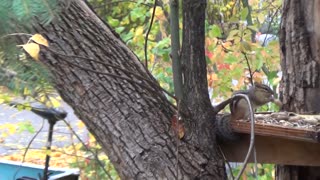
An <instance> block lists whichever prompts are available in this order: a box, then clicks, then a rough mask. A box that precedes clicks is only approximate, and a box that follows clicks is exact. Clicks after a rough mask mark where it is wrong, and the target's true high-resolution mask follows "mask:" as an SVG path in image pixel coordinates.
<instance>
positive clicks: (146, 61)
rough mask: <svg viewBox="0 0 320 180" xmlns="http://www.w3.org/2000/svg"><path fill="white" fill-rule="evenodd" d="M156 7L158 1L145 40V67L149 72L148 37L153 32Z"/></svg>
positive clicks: (155, 5)
mask: <svg viewBox="0 0 320 180" xmlns="http://www.w3.org/2000/svg"><path fill="white" fill-rule="evenodd" d="M156 7H157V0H154V5H153V11H152V16H151V22H150V26H149V28H148V31H147V34H146V39H145V42H144V58H145V59H144V65H145V67H146V69H147V70H148V52H147V51H148V50H147V48H148V37H149V34H150V31H151V28H152V24H153V19H154V16H155V14H156Z"/></svg>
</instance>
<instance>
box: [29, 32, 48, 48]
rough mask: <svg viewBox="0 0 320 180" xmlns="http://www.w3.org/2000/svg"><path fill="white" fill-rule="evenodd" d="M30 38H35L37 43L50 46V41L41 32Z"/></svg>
mask: <svg viewBox="0 0 320 180" xmlns="http://www.w3.org/2000/svg"><path fill="white" fill-rule="evenodd" d="M30 39H31V40H33V41H34V42H36V43H37V44H41V45H44V46H46V47H48V46H49V43H48V41H47V40H46V39H45V38H44V37H43V36H42V35H41V34H35V35H33V36H32V37H31V38H30Z"/></svg>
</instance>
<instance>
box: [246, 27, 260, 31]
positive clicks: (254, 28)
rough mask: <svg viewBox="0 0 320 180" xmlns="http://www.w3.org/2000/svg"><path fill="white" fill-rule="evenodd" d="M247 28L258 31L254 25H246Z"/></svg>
mask: <svg viewBox="0 0 320 180" xmlns="http://www.w3.org/2000/svg"><path fill="white" fill-rule="evenodd" d="M247 28H248V29H251V30H253V31H255V32H258V31H259V30H258V28H257V27H256V26H247Z"/></svg>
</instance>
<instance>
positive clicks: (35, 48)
mask: <svg viewBox="0 0 320 180" xmlns="http://www.w3.org/2000/svg"><path fill="white" fill-rule="evenodd" d="M22 48H23V49H24V50H25V51H26V52H27V53H28V54H29V55H30V56H31V57H32V58H33V59H35V60H39V52H40V46H39V45H38V44H36V43H28V44H24V45H22Z"/></svg>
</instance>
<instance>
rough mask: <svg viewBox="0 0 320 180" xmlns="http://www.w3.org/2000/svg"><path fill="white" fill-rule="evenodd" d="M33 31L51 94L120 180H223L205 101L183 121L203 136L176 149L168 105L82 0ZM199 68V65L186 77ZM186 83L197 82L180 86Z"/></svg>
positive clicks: (134, 59) (129, 53)
mask: <svg viewBox="0 0 320 180" xmlns="http://www.w3.org/2000/svg"><path fill="white" fill-rule="evenodd" d="M202 3H204V2H202ZM193 4H195V3H193ZM200 4H201V3H200ZM204 7H205V5H203V4H201V6H199V7H198V8H197V9H198V10H199V11H200V10H201V11H203V14H204V11H205V9H204ZM201 8H203V9H201ZM185 13H186V14H187V13H188V12H185ZM187 21H188V20H185V23H186V22H187ZM200 21H201V22H202V23H203V22H204V19H201V20H200ZM201 25H202V24H201ZM203 28H204V27H203ZM34 29H35V31H36V32H38V33H40V34H42V35H43V36H44V37H45V38H46V39H47V40H48V41H49V47H48V48H46V47H42V48H41V53H40V60H41V62H42V63H44V64H45V65H46V66H47V67H48V68H49V70H50V71H51V72H52V75H53V81H54V83H55V86H56V89H57V90H58V91H59V93H60V95H61V96H62V98H63V99H64V100H65V101H66V102H67V103H68V104H69V105H71V106H72V107H73V109H74V110H75V113H76V114H77V115H78V117H79V118H80V119H82V120H83V122H84V123H85V124H86V126H87V127H88V129H89V131H90V132H91V133H92V134H93V135H94V136H95V138H96V139H97V141H98V142H99V143H100V144H101V146H102V147H103V150H104V151H105V152H106V153H107V155H108V156H109V158H110V160H111V162H112V163H113V165H114V166H115V168H116V170H117V171H118V173H119V175H120V177H121V178H122V179H203V178H205V177H209V178H211V179H212V178H213V177H215V178H214V179H225V178H226V176H225V169H224V164H223V161H222V159H221V156H220V155H219V154H218V153H217V151H216V148H215V145H216V144H215V138H214V134H213V132H214V131H213V129H209V128H208V127H210V128H211V126H212V124H213V121H210V120H211V119H213V118H214V116H211V115H212V114H210V113H209V107H211V106H210V104H209V101H208V100H209V99H207V100H206V98H208V97H206V98H204V99H195V100H197V101H195V102H193V104H192V105H191V106H190V107H194V106H196V105H197V103H204V104H203V105H201V106H199V108H198V110H199V112H198V114H197V112H195V111H192V116H191V117H189V118H188V120H190V121H192V122H194V123H195V124H198V127H197V129H195V130H191V131H196V132H198V131H200V130H201V128H203V130H204V131H205V133H202V134H201V137H200V136H199V137H197V139H198V140H200V139H201V138H203V139H206V141H202V142H200V141H199V143H197V144H196V145H194V144H193V143H194V141H190V140H188V139H182V140H180V141H179V142H178V143H179V146H177V137H176V135H175V134H174V130H173V129H172V119H173V117H174V116H175V113H176V109H175V107H174V106H173V105H172V104H170V102H169V101H168V100H167V99H166V97H165V94H164V93H163V91H162V90H161V89H160V88H159V85H158V83H157V82H156V80H155V79H154V78H153V77H152V76H151V75H150V73H149V72H148V71H147V70H146V69H145V67H144V66H143V65H142V63H141V62H140V61H139V60H138V59H137V57H136V56H135V54H134V53H133V52H132V51H131V50H130V49H128V47H126V45H125V43H123V42H122V41H121V40H120V39H119V36H118V35H117V34H116V33H114V32H113V31H112V30H111V29H110V27H108V26H107V25H106V24H105V23H103V22H102V21H101V20H100V19H99V18H98V17H97V16H96V14H95V13H94V12H92V10H91V9H90V8H88V6H87V5H86V4H85V3H84V1H80V0H77V1H72V3H71V5H70V7H69V8H68V9H66V10H65V11H64V12H62V13H61V14H60V15H59V17H57V20H56V21H55V22H53V23H51V24H49V25H48V26H45V27H44V26H40V25H39V26H35V27H34ZM190 32H192V30H190ZM201 35H202V34H201ZM197 38H200V39H202V38H204V37H197ZM192 43H194V40H193V41H192ZM201 43H203V42H202V40H201ZM195 44H197V43H195ZM202 45H203V44H202ZM202 48H203V47H202ZM190 53H192V52H190ZM201 53H203V52H201ZM185 55H187V54H185ZM194 55H196V54H192V57H194ZM190 60H191V59H190ZM197 60H198V59H192V61H197ZM202 60H204V59H203V58H202V57H201V61H202ZM203 63H204V64H203ZM202 70H204V71H205V61H203V62H201V66H199V67H198V66H196V67H192V68H191V69H186V70H185V72H186V73H192V72H190V71H195V73H198V72H199V71H202ZM189 78H192V79H191V80H192V81H195V80H196V79H195V78H196V77H185V80H186V81H189ZM199 78H200V77H199ZM201 78H206V77H205V76H203V75H202V76H201ZM200 81H204V80H200ZM203 83H206V82H205V81H204V82H201V86H203V87H202V89H203V88H204V86H205V84H203ZM192 84H196V81H195V82H193V83H192ZM192 84H185V90H186V91H185V92H187V89H192V87H188V86H189V85H192ZM205 88H206V87H205ZM197 93H198V95H200V94H202V93H207V91H199V92H197ZM188 95H190V93H188ZM202 96H208V93H207V94H205V95H204V94H202ZM200 100H205V101H204V102H202V101H200ZM187 102H188V103H189V102H190V101H187ZM200 107H201V108H200ZM202 107H203V108H205V109H204V110H202ZM199 113H200V114H199ZM202 113H204V114H202ZM197 117H200V118H199V119H198V118H197ZM186 133H188V132H186ZM196 135H197V136H198V134H196ZM206 136H208V137H206ZM207 146H208V147H207ZM210 151H212V152H210ZM177 152H179V153H177ZM177 171H178V172H179V175H178V174H177ZM217 177H219V178H217Z"/></svg>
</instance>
